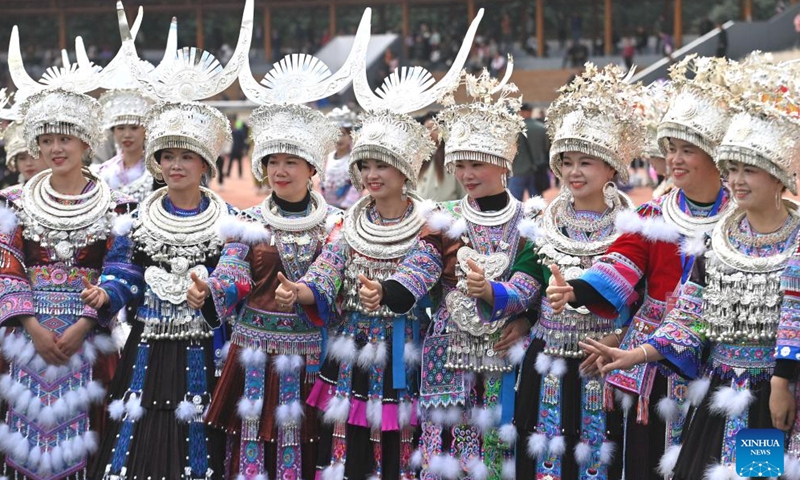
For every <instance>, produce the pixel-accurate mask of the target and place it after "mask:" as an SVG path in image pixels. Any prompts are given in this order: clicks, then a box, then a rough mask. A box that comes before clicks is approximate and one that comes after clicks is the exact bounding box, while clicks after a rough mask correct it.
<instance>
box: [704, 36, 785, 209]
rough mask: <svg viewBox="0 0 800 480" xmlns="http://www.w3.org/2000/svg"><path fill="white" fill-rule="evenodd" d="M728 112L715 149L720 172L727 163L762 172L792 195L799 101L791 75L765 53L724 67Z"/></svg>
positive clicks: (725, 167)
mask: <svg viewBox="0 0 800 480" xmlns="http://www.w3.org/2000/svg"><path fill="white" fill-rule="evenodd" d="M726 73H727V75H726V76H727V77H728V78H729V79H730V80H731V82H735V83H732V84H731V86H732V93H733V94H734V95H733V97H732V99H731V106H732V108H733V109H734V110H735V111H736V112H738V113H736V114H735V115H734V117H733V119H732V120H731V122H730V126H729V127H728V129H727V131H726V132H725V136H724V137H723V139H722V142H721V143H720V146H719V147H718V148H717V156H716V158H715V160H716V162H717V166H718V167H719V169H720V170H721V171H724V170H725V169H727V165H728V163H729V162H731V161H734V162H741V163H745V164H748V165H754V166H756V167H758V168H761V169H763V170H766V171H767V172H768V173H769V174H771V175H772V176H774V177H775V178H777V179H779V180H780V181H781V183H783V185H785V186H786V188H787V189H789V191H791V192H792V193H793V194H795V195H796V194H797V183H796V175H797V171H798V169H800V97H798V95H797V89H798V85H797V81H796V80H795V78H796V77H795V75H796V71H793V69H791V68H786V67H785V66H783V65H774V64H772V57H771V56H770V55H769V54H762V53H760V52H757V53H754V54H752V55H751V56H750V57H749V58H747V59H746V60H745V61H743V62H742V63H740V64H736V65H732V66H731V67H729V70H728V72H726Z"/></svg>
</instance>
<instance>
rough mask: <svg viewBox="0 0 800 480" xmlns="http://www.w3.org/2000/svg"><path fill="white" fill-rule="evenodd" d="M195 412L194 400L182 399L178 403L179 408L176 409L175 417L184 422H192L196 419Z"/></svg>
mask: <svg viewBox="0 0 800 480" xmlns="http://www.w3.org/2000/svg"><path fill="white" fill-rule="evenodd" d="M195 412H196V411H195V408H194V404H193V403H192V402H190V401H189V400H181V402H180V403H179V404H178V408H176V409H175V418H177V419H178V420H179V421H181V422H184V423H186V422H190V421H192V420H193V419H194V416H195Z"/></svg>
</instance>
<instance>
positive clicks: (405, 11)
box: [401, 0, 410, 59]
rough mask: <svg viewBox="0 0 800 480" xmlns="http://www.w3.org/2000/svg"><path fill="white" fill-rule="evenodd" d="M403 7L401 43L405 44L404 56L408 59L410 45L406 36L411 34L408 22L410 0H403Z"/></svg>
mask: <svg viewBox="0 0 800 480" xmlns="http://www.w3.org/2000/svg"><path fill="white" fill-rule="evenodd" d="M402 8H403V26H402V34H403V38H402V39H401V45H402V46H403V58H404V59H408V45H406V38H408V34H409V28H408V22H409V21H410V19H409V13H408V0H403V5H402Z"/></svg>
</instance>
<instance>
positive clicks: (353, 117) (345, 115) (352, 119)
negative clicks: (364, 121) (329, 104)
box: [326, 105, 358, 128]
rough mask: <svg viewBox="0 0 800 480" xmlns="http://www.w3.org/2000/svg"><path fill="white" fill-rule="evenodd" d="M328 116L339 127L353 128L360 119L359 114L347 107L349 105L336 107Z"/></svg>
mask: <svg viewBox="0 0 800 480" xmlns="http://www.w3.org/2000/svg"><path fill="white" fill-rule="evenodd" d="M326 116H327V117H328V119H329V120H330V121H332V122H333V123H335V124H336V126H338V127H339V128H353V126H355V124H356V121H357V120H358V114H357V113H356V112H354V111H352V110H350V109H349V108H347V105H344V106H342V107H336V108H334V109H333V110H331V111H330V112H328V114H327V115H326Z"/></svg>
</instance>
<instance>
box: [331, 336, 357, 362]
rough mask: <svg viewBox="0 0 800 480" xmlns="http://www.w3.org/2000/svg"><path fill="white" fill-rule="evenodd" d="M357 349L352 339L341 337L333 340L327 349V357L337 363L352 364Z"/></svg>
mask: <svg viewBox="0 0 800 480" xmlns="http://www.w3.org/2000/svg"><path fill="white" fill-rule="evenodd" d="M357 351H358V349H357V348H356V341H355V340H353V338H352V337H348V336H341V337H336V338H334V339H333V340H332V341H331V343H330V346H329V347H328V356H329V357H330V358H332V359H333V360H338V361H339V362H345V363H352V362H353V361H354V360H355V359H356V354H357Z"/></svg>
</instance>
